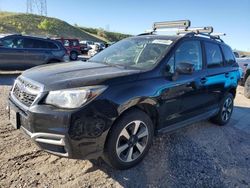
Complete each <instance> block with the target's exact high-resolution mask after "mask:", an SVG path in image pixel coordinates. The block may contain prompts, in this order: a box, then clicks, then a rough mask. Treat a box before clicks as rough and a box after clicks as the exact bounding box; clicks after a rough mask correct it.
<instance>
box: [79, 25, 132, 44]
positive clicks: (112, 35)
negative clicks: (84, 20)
mask: <svg viewBox="0 0 250 188" xmlns="http://www.w3.org/2000/svg"><path fill="white" fill-rule="evenodd" d="M79 29H81V30H83V31H85V32H88V33H89V34H93V35H95V36H100V37H102V38H105V39H106V40H108V41H119V40H121V39H124V38H127V37H130V36H131V35H128V34H122V33H117V32H110V31H105V30H103V29H102V28H99V29H96V28H88V27H79Z"/></svg>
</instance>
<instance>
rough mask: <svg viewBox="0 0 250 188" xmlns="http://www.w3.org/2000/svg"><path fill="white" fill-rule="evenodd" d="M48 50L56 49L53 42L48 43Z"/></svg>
mask: <svg viewBox="0 0 250 188" xmlns="http://www.w3.org/2000/svg"><path fill="white" fill-rule="evenodd" d="M48 48H49V49H58V47H57V45H56V44H54V43H53V42H48Z"/></svg>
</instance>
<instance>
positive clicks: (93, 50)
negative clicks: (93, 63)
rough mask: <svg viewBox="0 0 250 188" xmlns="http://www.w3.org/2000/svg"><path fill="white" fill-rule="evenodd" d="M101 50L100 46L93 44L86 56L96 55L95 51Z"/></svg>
mask: <svg viewBox="0 0 250 188" xmlns="http://www.w3.org/2000/svg"><path fill="white" fill-rule="evenodd" d="M100 51H101V49H100V46H99V45H98V44H95V45H94V47H93V48H91V49H90V50H89V51H88V56H89V57H93V56H94V55H96V54H97V53H99V52H100Z"/></svg>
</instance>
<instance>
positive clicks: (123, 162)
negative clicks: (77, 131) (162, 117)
mask: <svg viewBox="0 0 250 188" xmlns="http://www.w3.org/2000/svg"><path fill="white" fill-rule="evenodd" d="M136 125H137V126H136ZM136 127H139V128H137V129H136ZM125 129H126V130H125ZM125 132H127V133H129V135H127V136H130V137H128V138H129V139H127V138H125V136H123V135H126V134H123V133H125ZM132 132H135V134H133V133H132ZM146 133H148V135H147V136H143V137H141V136H142V135H146ZM153 135H154V128H153V123H152V121H151V119H150V118H149V116H148V115H147V114H146V113H144V112H143V111H141V110H138V109H133V110H130V111H128V112H126V113H125V114H123V115H122V116H121V117H120V118H119V119H118V121H116V123H115V124H114V125H113V126H112V128H111V130H110V132H109V135H108V138H107V139H108V140H107V142H106V146H105V152H104V160H105V161H106V162H107V163H108V164H109V165H110V166H112V167H113V168H115V169H120V170H123V169H128V168H131V167H133V166H135V165H136V164H138V163H139V162H141V161H142V159H143V158H144V157H145V155H146V154H147V153H148V150H149V148H150V146H151V144H152V140H153ZM139 137H140V138H139ZM138 146H140V147H138ZM126 147H127V149H124V150H123V149H121V148H126ZM131 148H132V149H131ZM142 148H143V149H142ZM131 150H132V152H131ZM140 151H141V152H140ZM118 153H120V154H118ZM130 153H132V154H131V155H130Z"/></svg>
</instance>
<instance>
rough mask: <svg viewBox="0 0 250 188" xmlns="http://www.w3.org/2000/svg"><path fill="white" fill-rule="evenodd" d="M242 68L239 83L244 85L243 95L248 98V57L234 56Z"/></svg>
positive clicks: (249, 75) (249, 62)
mask: <svg viewBox="0 0 250 188" xmlns="http://www.w3.org/2000/svg"><path fill="white" fill-rule="evenodd" d="M236 61H237V63H238V64H239V66H240V68H241V69H242V73H243V74H242V76H241V80H240V82H239V83H240V85H242V86H244V95H245V97H247V98H249V99H250V57H243V58H236Z"/></svg>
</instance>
